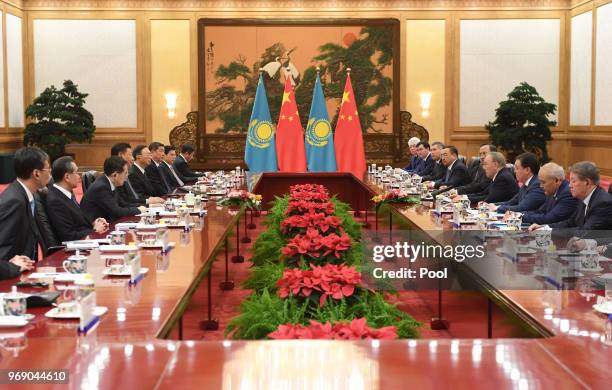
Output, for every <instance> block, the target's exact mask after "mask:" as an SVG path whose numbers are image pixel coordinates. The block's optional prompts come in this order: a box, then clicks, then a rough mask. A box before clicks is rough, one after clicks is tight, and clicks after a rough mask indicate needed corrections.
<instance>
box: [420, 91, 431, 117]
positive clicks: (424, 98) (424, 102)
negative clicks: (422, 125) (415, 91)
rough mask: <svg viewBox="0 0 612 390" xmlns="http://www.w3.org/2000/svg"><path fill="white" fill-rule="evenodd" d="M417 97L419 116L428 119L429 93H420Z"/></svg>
mask: <svg viewBox="0 0 612 390" xmlns="http://www.w3.org/2000/svg"><path fill="white" fill-rule="evenodd" d="M419 97H420V98H421V116H422V117H423V118H427V117H429V106H430V105H431V93H430V92H421V93H420V94H419Z"/></svg>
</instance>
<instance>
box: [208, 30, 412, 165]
mask: <svg viewBox="0 0 612 390" xmlns="http://www.w3.org/2000/svg"><path fill="white" fill-rule="evenodd" d="M334 25H357V26H363V25H385V26H390V27H391V28H392V29H393V35H394V39H393V99H392V113H393V115H392V118H393V119H392V129H393V132H392V133H390V134H389V133H387V134H375V133H371V134H366V135H364V143H365V149H366V158H367V159H368V160H388V161H399V160H400V159H401V155H402V153H401V150H400V147H401V145H402V144H401V143H400V142H399V140H400V133H401V131H400V130H401V125H400V93H401V92H400V69H401V68H400V21H399V19H390V18H386V19H383V18H379V19H274V20H267V19H208V18H202V19H198V110H199V118H200V120H199V121H198V130H197V132H196V149H197V152H196V162H197V163H199V164H198V166H219V167H223V166H226V165H227V166H235V165H237V164H241V163H242V162H243V156H244V145H245V137H246V136H245V135H233V134H230V135H227V134H206V121H205V120H204V118H206V104H205V100H206V77H205V75H206V60H205V54H206V53H205V47H204V46H205V37H204V29H205V27H207V26H227V27H231V26H288V27H299V26H334Z"/></svg>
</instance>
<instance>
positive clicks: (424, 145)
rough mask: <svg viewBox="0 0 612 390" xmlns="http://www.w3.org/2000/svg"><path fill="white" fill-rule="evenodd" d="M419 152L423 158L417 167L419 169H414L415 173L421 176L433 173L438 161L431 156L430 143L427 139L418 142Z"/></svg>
mask: <svg viewBox="0 0 612 390" xmlns="http://www.w3.org/2000/svg"><path fill="white" fill-rule="evenodd" d="M417 154H418V156H419V158H420V159H421V164H420V165H419V166H418V167H417V169H415V170H414V173H415V174H417V175H419V176H421V177H423V176H429V175H431V174H432V173H433V170H434V166H435V164H436V162H435V161H434V160H433V157H432V156H431V151H430V150H429V143H428V142H425V141H421V142H419V143H418V144H417Z"/></svg>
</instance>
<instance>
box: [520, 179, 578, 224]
mask: <svg viewBox="0 0 612 390" xmlns="http://www.w3.org/2000/svg"><path fill="white" fill-rule="evenodd" d="M576 207H578V199H576V198H574V197H573V196H572V193H571V192H570V189H569V183H568V182H567V181H566V180H564V181H563V182H562V183H561V185H560V186H559V189H557V193H556V194H555V195H553V196H548V197H547V198H546V201H545V202H544V204H542V206H540V208H539V209H537V210H535V211H528V212H526V213H524V214H523V222H526V223H537V224H538V225H548V224H552V223H554V222H560V221H563V220H566V219H568V218H569V217H570V216H571V215H572V214H573V213H574V211H575V210H576Z"/></svg>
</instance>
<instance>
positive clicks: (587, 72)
mask: <svg viewBox="0 0 612 390" xmlns="http://www.w3.org/2000/svg"><path fill="white" fill-rule="evenodd" d="M571 39H572V43H571V46H572V51H571V59H570V61H571V72H570V79H571V80H570V125H571V126H588V125H590V124H591V65H592V58H591V55H592V51H593V50H592V47H593V13H592V12H590V11H589V12H585V13H583V14H580V15H577V16H574V17H573V18H572V37H571Z"/></svg>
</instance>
